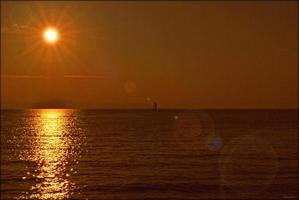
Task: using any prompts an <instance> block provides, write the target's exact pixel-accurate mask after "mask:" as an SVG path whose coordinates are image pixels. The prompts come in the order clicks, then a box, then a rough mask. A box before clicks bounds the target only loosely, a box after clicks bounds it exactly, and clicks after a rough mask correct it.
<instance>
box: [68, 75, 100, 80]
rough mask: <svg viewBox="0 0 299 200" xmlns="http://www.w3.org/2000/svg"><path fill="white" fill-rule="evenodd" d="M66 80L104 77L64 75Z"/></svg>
mask: <svg viewBox="0 0 299 200" xmlns="http://www.w3.org/2000/svg"><path fill="white" fill-rule="evenodd" d="M63 77H64V78H72V79H103V78H105V77H104V76H97V75H64V76H63Z"/></svg>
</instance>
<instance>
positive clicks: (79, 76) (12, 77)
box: [0, 74, 106, 79]
mask: <svg viewBox="0 0 299 200" xmlns="http://www.w3.org/2000/svg"><path fill="white" fill-rule="evenodd" d="M0 77H1V79H49V78H50V77H49V76H44V75H16V74H7V75H1V76H0ZM55 78H67V79H103V78H106V77H105V76H99V75H63V76H62V77H55Z"/></svg>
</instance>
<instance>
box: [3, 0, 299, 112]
mask: <svg viewBox="0 0 299 200" xmlns="http://www.w3.org/2000/svg"><path fill="white" fill-rule="evenodd" d="M297 8H298V3H297V2H291V1H289V2H278V1H275V2H274V1H273V2H271V1H266V2H245V1H242V2H206V1H198V2H145V1H140V2H110V3H109V2H101V1H98V2H85V1H80V2H55V1H54V2H47V1H42V2H38V1H33V2H21V1H16V2H8V1H5V2H1V103H2V105H1V106H2V108H28V107H63V106H68V107H69V106H70V107H78V108H150V107H151V106H152V105H151V101H153V100H155V101H157V102H158V104H159V106H160V107H163V108H207V109H208V108H297V100H298V95H297V90H298V86H297V81H298V69H297V62H298V46H297V45H298V32H297V31H298V21H297V16H298V9H297ZM49 25H50V26H54V27H56V28H57V29H58V30H59V31H60V40H59V41H58V42H57V43H56V44H55V45H49V44H47V43H45V41H44V40H43V38H42V37H41V36H42V32H43V30H44V29H45V28H46V27H47V26H49Z"/></svg>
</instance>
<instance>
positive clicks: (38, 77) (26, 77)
mask: <svg viewBox="0 0 299 200" xmlns="http://www.w3.org/2000/svg"><path fill="white" fill-rule="evenodd" d="M48 78H49V77H47V76H39V75H36V76H32V75H1V79H48Z"/></svg>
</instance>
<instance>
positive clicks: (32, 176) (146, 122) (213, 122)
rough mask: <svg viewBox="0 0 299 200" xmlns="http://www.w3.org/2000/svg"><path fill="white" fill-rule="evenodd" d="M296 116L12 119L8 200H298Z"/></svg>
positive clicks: (72, 113)
mask: <svg viewBox="0 0 299 200" xmlns="http://www.w3.org/2000/svg"><path fill="white" fill-rule="evenodd" d="M296 112H297V111H296V110H285V111H283V110H280V111H278V110H268V111H265V110H264V111H261V110H251V111H249V110H247V111H246V110H226V111H192V110H191V111H184V110H164V111H158V112H153V111H142V110H139V111H133V110H132V111H124V110H114V111H108V110H107V111H92V110H89V111H88V110H62V109H60V110H59V109H58V110H55V109H49V110H13V111H2V112H1V199H10V198H11V199H87V198H88V199H207V198H211V199H227V198H235V199H240V198H243V199H244V198H246V199H248V198H249V199H260V198H263V199H265V198H277V199H279V198H288V199H296V198H297V196H298V193H297V187H298V181H297V180H298V170H297V167H298V165H297V163H298V160H297V157H298V152H297V149H298V148H297V147H298V143H297V141H298V140H297V134H298V132H297V131H298V130H297V113H296Z"/></svg>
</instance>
